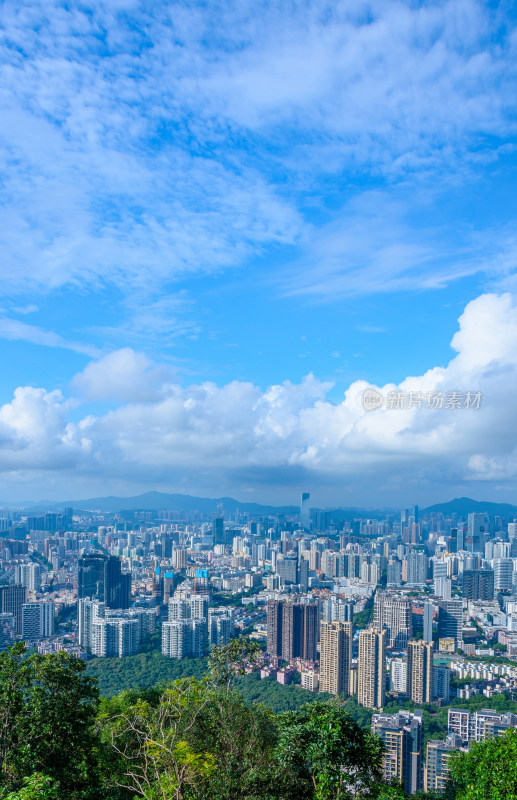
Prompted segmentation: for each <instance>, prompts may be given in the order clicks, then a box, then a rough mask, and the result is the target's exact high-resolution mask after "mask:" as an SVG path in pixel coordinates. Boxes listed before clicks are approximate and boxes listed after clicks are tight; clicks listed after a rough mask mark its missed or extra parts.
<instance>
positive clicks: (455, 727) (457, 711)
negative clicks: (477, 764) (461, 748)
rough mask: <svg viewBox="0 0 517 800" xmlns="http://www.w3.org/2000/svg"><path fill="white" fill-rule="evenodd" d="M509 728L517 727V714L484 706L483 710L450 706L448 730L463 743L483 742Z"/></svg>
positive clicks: (500, 734)
mask: <svg viewBox="0 0 517 800" xmlns="http://www.w3.org/2000/svg"><path fill="white" fill-rule="evenodd" d="M509 728H517V714H512V713H510V712H507V713H505V714H501V713H499V712H498V711H492V710H491V709H487V708H483V709H481V711H473V712H470V711H466V710H465V709H463V708H449V714H448V723H447V730H448V733H454V734H456V735H457V736H459V738H460V739H461V742H462V744H468V743H469V742H483V741H485V739H491V738H493V737H494V736H502V735H503V734H504V733H505V732H506V731H507V730H508V729H509Z"/></svg>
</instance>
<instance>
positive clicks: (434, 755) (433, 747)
mask: <svg viewBox="0 0 517 800" xmlns="http://www.w3.org/2000/svg"><path fill="white" fill-rule="evenodd" d="M460 746H461V739H460V738H459V737H458V736H456V735H455V734H450V735H449V736H447V738H446V740H445V741H444V742H443V741H441V740H436V739H432V740H431V741H430V742H428V743H427V757H426V767H425V789H424V791H425V792H426V793H427V792H429V793H431V792H436V793H437V794H438V793H439V794H442V793H443V792H444V791H445V789H446V788H447V782H448V780H449V777H450V764H449V761H450V758H451V756H452V754H453V753H457V752H458V750H459V749H460Z"/></svg>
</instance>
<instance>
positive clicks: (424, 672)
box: [406, 641, 434, 705]
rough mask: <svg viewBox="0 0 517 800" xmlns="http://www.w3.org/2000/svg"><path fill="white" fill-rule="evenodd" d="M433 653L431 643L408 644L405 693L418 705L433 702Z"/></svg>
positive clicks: (414, 642) (416, 642) (415, 642)
mask: <svg viewBox="0 0 517 800" xmlns="http://www.w3.org/2000/svg"><path fill="white" fill-rule="evenodd" d="M433 652H434V650H433V644H432V642H424V641H411V642H408V649H407V689H406V693H407V696H408V699H409V700H413V702H415V703H417V704H418V705H423V703H431V702H432V700H433Z"/></svg>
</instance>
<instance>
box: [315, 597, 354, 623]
mask: <svg viewBox="0 0 517 800" xmlns="http://www.w3.org/2000/svg"><path fill="white" fill-rule="evenodd" d="M321 620H322V622H353V621H354V604H353V602H351V601H350V600H341V599H339V598H335V597H334V598H331V599H330V600H323V601H322V604H321Z"/></svg>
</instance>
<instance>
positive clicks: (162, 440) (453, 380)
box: [0, 295, 517, 503]
mask: <svg viewBox="0 0 517 800" xmlns="http://www.w3.org/2000/svg"><path fill="white" fill-rule="evenodd" d="M484 337H486V338H487V339H488V340H489V341H490V347H489V348H487V347H484ZM453 344H454V347H455V349H456V351H457V355H455V356H454V357H453V358H452V359H451V361H450V363H449V364H448V365H447V366H446V367H435V368H432V369H429V370H428V371H427V372H425V373H424V374H423V375H420V376H413V377H407V378H406V379H405V380H404V381H402V383H401V384H400V385H399V386H395V385H392V384H390V385H386V386H383V387H378V388H379V390H380V391H381V392H382V393H383V395H384V396H386V394H387V393H388V392H389V391H404V392H409V391H413V392H429V391H442V392H448V391H459V392H463V393H465V392H467V391H471V392H476V391H480V392H482V393H483V400H482V405H481V408H480V409H479V410H470V411H467V410H465V409H462V410H460V409H458V410H446V409H437V410H430V409H426V408H422V409H420V410H419V409H417V408H413V409H410V410H407V409H406V410H403V411H396V410H389V409H386V408H382V409H378V410H377V411H374V412H367V411H365V410H364V409H363V407H362V402H361V399H362V393H363V391H364V389H365V388H366V387H367V386H368V384H367V383H365V382H364V381H356V382H354V383H353V384H352V385H351V386H350V387H349V389H348V390H347V392H346V395H345V397H344V399H343V401H342V402H339V403H335V402H331V401H330V400H329V399H328V393H329V390H330V389H331V384H328V383H324V382H322V381H320V380H318V379H317V378H315V377H314V376H313V375H308V376H306V378H305V379H304V380H303V381H302V382H301V383H300V384H291V383H289V382H285V383H283V384H281V385H275V386H271V387H269V388H268V389H267V390H266V391H261V390H260V389H259V387H257V386H254V385H253V384H250V383H243V382H238V381H234V382H232V383H229V384H227V385H226V386H222V387H218V386H216V385H215V384H212V383H204V384H201V385H192V386H186V387H182V386H179V385H177V384H175V383H173V382H172V381H171V380H170V379H169V376H166V377H165V378H164V375H163V374H162V375H160V372H159V370H160V368H159V367H157V366H155V365H153V364H152V363H150V361H149V360H148V359H147V358H146V357H145V356H144V355H142V354H139V353H135V352H134V351H132V350H130V349H129V348H127V349H124V350H121V351H117V352H116V353H112V354H110V355H109V356H107V357H105V358H103V359H101V360H99V361H97V362H93V363H92V364H90V365H88V366H87V368H86V369H85V370H84V371H83V372H82V373H80V374H79V375H78V376H77V377H76V379H75V386H76V387H77V388H80V389H81V390H82V391H83V392H84V394H85V395H87V396H88V397H90V398H93V399H98V398H107V397H111V398H112V397H117V398H118V399H119V401H120V403H121V404H120V405H119V406H118V407H117V408H115V409H113V410H112V411H110V412H108V413H106V414H104V415H102V416H97V417H96V416H85V417H83V418H82V419H80V420H79V421H72V420H69V419H67V406H66V403H64V402H63V399H62V397H61V395H60V394H59V393H55V392H54V393H47V392H45V391H44V390H43V389H32V388H30V387H29V388H20V389H18V390H17V391H16V393H15V398H14V400H13V402H12V403H10V404H7V405H5V406H4V407H3V408H2V409H0V423H1V426H2V427H1V441H2V446H1V451H0V452H1V454H2V459H1V463H2V465H3V470H4V473H7V474H6V475H5V477H6V480H9V474H8V473H9V471H10V470H13V469H16V470H24V471H25V472H26V473H30V471H31V470H36V469H48V470H50V471H57V472H58V473H59V471H60V470H62V469H63V464H65V463H71V464H73V465H74V467H73V468H74V471H75V475H76V479H77V481H78V483H79V482H80V481H81V480H86V479H87V478H88V479H89V478H90V477H91V476H92V475H94V474H96V475H97V476H100V475H104V476H105V479H106V491H108V488H107V487H108V486H109V485H110V481H120V480H122V479H125V480H127V481H129V482H130V483H131V485H140V486H153V485H154V486H156V485H160V486H162V487H163V486H164V485H165V486H167V487H168V488H173V487H176V488H177V487H179V486H181V487H182V488H183V489H184V490H187V491H201V490H203V491H206V492H211V493H223V492H227V491H228V490H230V491H231V492H232V493H233V494H237V495H238V494H239V491H241V490H242V491H244V488H245V487H247V486H249V485H250V484H251V485H253V484H255V485H257V487H258V489H259V492H260V494H261V496H262V497H263V498H267V497H268V496H270V497H271V496H272V495H278V493H281V492H282V491H286V490H287V488H288V487H291V486H293V485H299V483H300V482H303V483H304V485H312V486H314V487H318V486H328V487H330V489H329V491H331V492H334V497H336V493H337V492H338V488H337V487H339V486H343V487H347V489H346V491H348V493H349V494H350V492H355V493H356V495H357V496H356V499H358V500H359V499H360V500H361V501H362V502H366V501H368V500H372V499H374V497H373V495H375V499H379V501H380V500H384V502H386V503H389V502H392V503H396V502H398V501H400V502H404V501H405V500H406V499H407V497H408V496H409V495H410V494H412V495H413V496H417V497H421V496H422V495H424V499H425V498H426V497H428V496H431V497H439V496H441V497H446V496H449V495H451V494H453V493H454V492H455V491H457V487H459V486H462V487H464V486H465V483H467V484H468V483H469V482H471V481H475V482H476V485H478V484H479V482H480V481H484V482H485V483H486V485H487V486H489V487H490V486H492V484H493V481H497V483H498V485H500V484H501V482H504V481H512V480H514V478H515V474H516V472H517V428H516V426H515V416H516V412H517V394H516V391H515V387H516V386H517V356H516V353H517V305H516V304H515V301H513V300H512V298H511V297H510V296H508V295H501V296H496V295H483V296H481V297H479V298H477V299H476V300H474V301H472V302H471V303H470V304H469V305H468V306H467V307H466V309H465V311H464V313H463V314H462V316H461V317H460V327H459V330H458V332H457V333H456V335H455V336H454V339H453ZM365 487H366V488H365ZM343 491H344V492H345V489H343ZM348 499H349V501H350V496H348Z"/></svg>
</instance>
